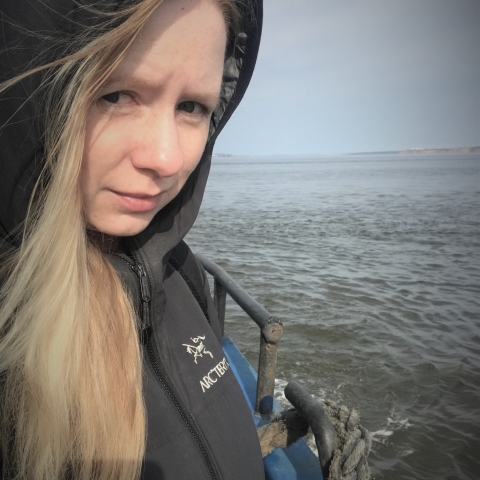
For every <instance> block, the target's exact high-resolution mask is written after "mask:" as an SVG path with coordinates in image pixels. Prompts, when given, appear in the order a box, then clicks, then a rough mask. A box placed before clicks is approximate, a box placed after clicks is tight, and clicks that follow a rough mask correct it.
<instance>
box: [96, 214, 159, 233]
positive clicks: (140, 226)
mask: <svg viewBox="0 0 480 480" xmlns="http://www.w3.org/2000/svg"><path fill="white" fill-rule="evenodd" d="M125 217H126V218H125ZM148 217H149V218H138V216H136V218H132V217H131V216H126V215H122V216H120V218H117V217H114V218H110V219H99V220H96V221H95V220H93V221H90V222H88V227H87V228H88V229H93V230H96V231H98V232H101V233H103V234H105V235H110V236H113V237H131V236H133V235H137V234H138V233H140V232H143V230H145V229H146V228H147V227H148V225H149V223H150V222H151V220H152V218H150V216H148Z"/></svg>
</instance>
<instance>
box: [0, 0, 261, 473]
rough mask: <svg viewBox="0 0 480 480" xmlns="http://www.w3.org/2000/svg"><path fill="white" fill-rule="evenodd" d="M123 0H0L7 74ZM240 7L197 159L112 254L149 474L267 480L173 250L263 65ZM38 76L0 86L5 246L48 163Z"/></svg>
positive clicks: (210, 329)
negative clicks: (132, 342)
mask: <svg viewBox="0 0 480 480" xmlns="http://www.w3.org/2000/svg"><path fill="white" fill-rule="evenodd" d="M121 1H122V0H110V1H109V0H100V1H98V0H95V1H93V0H42V1H40V0H0V82H1V81H5V80H7V79H8V78H12V77H13V76H14V75H16V74H18V73H21V72H23V71H25V70H27V69H28V68H31V67H32V65H36V64H44V63H46V62H48V61H51V60H53V59H55V58H57V57H58V55H60V52H59V49H58V48H56V45H57V44H58V43H59V42H58V40H59V39H62V38H66V37H69V36H75V35H76V34H77V33H78V31H79V30H81V29H84V27H85V26H89V25H92V24H94V23H95V22H97V21H98V19H97V18H96V17H95V15H93V14H92V13H91V10H87V9H84V8H82V5H85V4H87V5H88V4H95V6H96V8H103V9H105V10H106V11H109V10H112V9H115V8H118V3H121ZM240 7H241V9H242V13H243V17H244V21H243V22H242V25H243V27H242V29H243V32H242V33H241V34H240V35H239V36H238V38H237V41H236V45H235V47H234V48H232V49H230V53H229V55H228V58H227V60H226V63H225V73H224V83H223V87H222V95H221V102H220V105H219V107H218V108H217V110H216V111H215V112H214V115H213V117H212V124H211V131H210V136H209V140H208V143H207V145H206V148H205V151H204V154H203V156H202V159H201V161H200V163H199V164H198V166H197V168H196V169H195V170H194V172H193V173H192V174H191V175H190V177H189V179H188V180H187V182H186V184H185V185H184V187H183V189H182V190H181V192H180V193H179V195H178V196H177V197H176V198H175V199H174V200H172V201H171V202H170V203H169V204H168V205H167V206H166V207H165V208H163V209H162V210H161V211H160V212H159V213H158V214H157V215H156V216H155V218H154V219H153V220H152V222H151V224H150V225H149V226H148V227H147V228H146V229H145V230H144V231H142V232H141V233H139V234H138V235H136V236H134V237H129V238H126V239H124V240H125V242H124V250H125V251H124V253H123V254H120V255H119V256H117V255H111V256H110V261H111V263H112V264H113V266H114V267H115V269H116V270H117V272H118V274H119V275H120V277H121V278H122V280H123V281H124V282H125V284H126V286H127V288H128V289H129V290H130V291H131V292H132V295H133V297H134V299H135V302H136V307H137V308H138V311H139V313H140V317H141V326H140V328H139V330H140V335H141V343H142V351H143V359H144V369H143V371H144V378H143V385H144V398H145V404H146V409H147V421H148V426H147V447H146V455H145V461H144V468H143V477H142V478H144V479H145V480H154V479H164V480H167V479H172V480H180V479H231V480H235V479H238V480H245V479H249V480H257V479H258V480H260V479H263V478H264V470H263V463H262V458H261V453H260V447H259V443H258V437H257V434H256V431H255V427H254V424H253V421H252V418H251V414H250V411H249V408H248V406H247V404H246V402H245V400H244V398H243V394H242V391H241V389H240V387H239V385H238V383H237V381H236V379H235V377H234V375H233V373H232V371H231V369H230V368H229V365H228V362H227V361H226V359H225V355H224V353H223V350H222V347H221V343H220V329H219V326H218V321H217V320H216V315H215V311H214V307H213V305H212V302H211V298H210V294H209V288H208V283H207V282H206V279H205V274H204V272H203V270H200V272H201V278H202V279H203V287H204V288H203V292H200V293H201V296H202V298H203V299H204V300H205V301H206V302H207V305H206V310H207V313H208V318H207V316H206V315H205V313H204V312H203V311H202V308H201V307H200V304H199V301H198V299H196V298H195V297H194V295H193V294H192V291H191V288H189V286H188V285H187V282H186V281H185V278H184V277H182V275H181V271H182V268H181V267H182V265H181V263H182V262H183V258H184V253H185V252H183V253H182V252H180V253H181V254H180V255H177V256H175V260H176V261H175V262H174V261H172V259H171V256H172V251H173V250H175V251H177V250H178V247H177V245H179V243H180V242H181V241H182V239H183V237H184V236H185V235H186V234H187V232H188V230H189V229H190V228H191V226H192V224H193V222H194V221H195V218H196V216H197V214H198V210H199V208H200V204H201V201H202V197H203V193H204V189H205V185H206V182H207V177H208V173H209V170H210V163H211V154H212V149H213V145H214V142H215V139H216V137H217V135H218V134H219V132H220V131H221V129H222V128H223V126H224V125H225V123H226V121H227V120H228V118H229V117H230V116H231V114H232V113H233V111H234V110H235V108H236V107H237V105H238V103H239V102H240V100H241V98H242V97H243V94H244V93H245V90H246V88H247V86H248V83H249V81H250V78H251V75H252V72H253V68H254V65H255V61H256V57H257V52H258V47H259V42H260V33H261V23H262V5H261V0H243V2H241V5H240ZM63 54H64V52H63ZM39 82H40V76H39V75H34V76H32V77H29V78H27V79H26V80H24V81H22V82H21V83H19V84H17V85H15V86H14V87H12V88H11V89H9V90H8V91H6V92H4V93H3V94H2V95H0V253H3V252H5V251H7V250H11V249H12V248H13V249H15V248H17V247H18V244H19V238H20V233H21V223H22V221H23V219H24V218H25V215H26V209H27V205H28V201H29V198H30V196H31V192H32V188H33V185H34V184H35V180H36V178H37V176H38V173H39V170H40V168H41V166H42V161H43V144H42V139H43V129H44V126H43V124H42V109H41V104H40V105H39V103H38V100H36V97H35V96H32V94H33V93H34V91H35V89H36V88H37V87H38V84H39ZM182 255H183V256H182ZM199 268H201V267H200V266H199Z"/></svg>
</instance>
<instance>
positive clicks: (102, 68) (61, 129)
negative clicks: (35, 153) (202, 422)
mask: <svg viewBox="0 0 480 480" xmlns="http://www.w3.org/2000/svg"><path fill="white" fill-rule="evenodd" d="M217 1H218V3H219V5H220V7H221V9H222V11H223V13H224V17H225V20H226V23H227V27H231V25H232V24H233V26H234V30H235V29H236V28H238V12H237V11H236V9H235V4H234V0H217ZM160 3H162V0H142V1H140V2H138V3H136V4H135V5H133V6H129V7H127V8H125V9H123V10H121V11H119V12H116V13H115V14H104V15H105V19H106V20H105V22H103V25H102V27H95V29H92V30H91V31H89V32H88V35H89V41H85V38H86V36H83V37H79V43H78V48H77V49H76V51H74V53H71V54H68V55H66V56H64V57H63V58H61V59H60V60H57V61H55V62H53V63H50V64H48V65H44V66H41V67H38V68H36V69H32V70H30V71H29V72H27V73H25V74H22V75H20V76H18V77H16V78H14V79H12V80H10V81H8V82H5V83H4V84H3V85H0V93H1V92H2V91H5V90H6V89H7V88H9V87H10V86H11V85H13V84H14V83H16V82H19V81H20V80H22V79H23V78H25V77H26V76H28V75H32V74H34V73H37V72H40V71H42V72H43V74H44V80H43V87H44V88H45V90H46V91H47V92H48V93H47V95H46V97H45V104H46V125H47V127H46V132H45V138H44V143H45V152H46V153H45V162H44V168H43V171H42V175H41V178H40V180H39V181H38V182H37V188H36V190H37V191H36V193H35V201H31V203H30V207H29V210H28V214H27V218H26V220H25V224H24V229H23V241H22V243H21V246H20V248H19V249H18V251H17V252H15V255H14V256H13V257H12V259H11V260H10V261H9V262H8V264H7V265H5V266H4V267H3V270H2V275H1V277H2V287H1V290H0V385H1V391H0V442H1V443H0V448H1V452H2V457H3V470H4V475H5V477H6V478H10V477H12V478H18V479H24V480H26V479H28V480H57V479H61V478H64V477H65V476H69V477H70V478H74V479H75V480H77V479H79V480H91V479H98V480H107V479H109V480H113V479H115V480H132V479H135V478H139V475H140V469H141V463H142V458H143V455H144V450H145V435H146V433H145V431H146V427H145V424H146V419H145V409H144V405H143V396H142V383H141V370H142V364H141V357H140V348H139V342H138V338H137V331H136V318H135V314H134V312H133V309H132V306H131V302H130V301H129V299H128V296H127V294H126V293H125V290H124V288H123V286H122V285H121V282H120V280H119V278H118V276H117V274H116V272H115V271H114V269H113V268H112V266H111V265H110V264H109V262H108V260H107V259H106V258H105V257H104V256H103V254H102V253H101V252H100V250H99V249H98V247H96V246H95V245H94V244H93V243H92V242H91V241H90V239H89V238H88V236H87V233H86V226H85V222H84V219H83V214H82V201H81V195H80V191H79V181H78V177H79V172H80V167H81V162H82V156H83V148H84V132H85V122H86V117H87V111H88V108H89V106H90V104H91V102H92V100H93V99H94V98H95V95H96V94H97V92H98V90H99V88H100V87H101V85H102V84H103V82H104V81H105V80H106V79H107V78H108V76H109V75H110V74H111V72H112V71H113V70H114V69H115V68H116V66H117V65H118V64H119V62H120V61H121V59H122V58H123V56H124V55H125V52H126V51H127V49H128V47H129V46H130V45H131V43H132V42H133V40H134V39H135V38H136V36H137V35H138V33H139V31H140V30H141V28H142V26H143V25H144V24H145V22H146V21H147V20H148V18H149V17H150V15H151V14H152V13H153V12H154V10H155V9H156V7H157V6H158V5H160ZM229 30H231V28H229ZM73 50H74V49H73ZM41 185H46V187H44V188H42V187H40V186H41ZM33 197H34V195H32V198H33Z"/></svg>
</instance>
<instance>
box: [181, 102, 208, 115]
mask: <svg viewBox="0 0 480 480" xmlns="http://www.w3.org/2000/svg"><path fill="white" fill-rule="evenodd" d="M177 108H178V109H179V110H183V111H184V112H187V113H196V114H199V113H204V112H205V107H204V106H203V105H201V104H200V103H197V102H181V103H179V104H178V107H177Z"/></svg>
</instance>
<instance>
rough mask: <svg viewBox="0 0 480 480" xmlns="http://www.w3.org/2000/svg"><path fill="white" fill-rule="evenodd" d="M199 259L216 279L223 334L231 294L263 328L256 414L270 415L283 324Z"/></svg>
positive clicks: (206, 260)
mask: <svg viewBox="0 0 480 480" xmlns="http://www.w3.org/2000/svg"><path fill="white" fill-rule="evenodd" d="M196 257H197V258H198V260H199V261H200V263H201V264H202V265H203V268H205V270H206V271H207V272H208V273H210V275H212V276H213V278H214V281H215V283H214V301H215V307H216V308H217V312H218V317H219V320H220V325H221V327H222V331H223V328H224V323H225V303H226V297H227V293H228V294H229V295H230V296H231V297H232V298H233V300H235V302H237V304H238V305H239V306H240V307H241V308H242V309H243V311H244V312H245V313H246V314H247V315H248V316H249V317H250V318H251V319H252V320H253V321H254V322H255V323H256V324H257V325H258V326H259V327H260V355H259V359H258V381H257V396H256V401H255V411H257V412H259V413H261V414H262V415H269V414H271V413H272V408H273V389H274V386H275V371H276V367H277V349H278V342H279V341H280V339H281V338H282V335H283V325H282V322H280V320H278V319H276V318H275V317H273V316H272V315H271V314H270V313H269V312H268V310H267V309H266V308H265V307H263V306H262V305H261V304H260V303H258V302H257V301H256V300H255V299H254V298H253V297H252V296H251V295H250V294H248V293H247V292H246V291H245V290H244V289H243V288H242V287H241V286H240V285H239V284H238V283H237V282H236V281H235V280H234V279H233V278H232V277H231V276H230V275H229V274H228V273H227V272H226V271H225V270H224V269H223V268H222V267H220V266H218V265H217V264H216V263H215V262H213V261H212V260H210V259H209V258H208V257H206V256H205V255H201V254H197V255H196Z"/></svg>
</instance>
